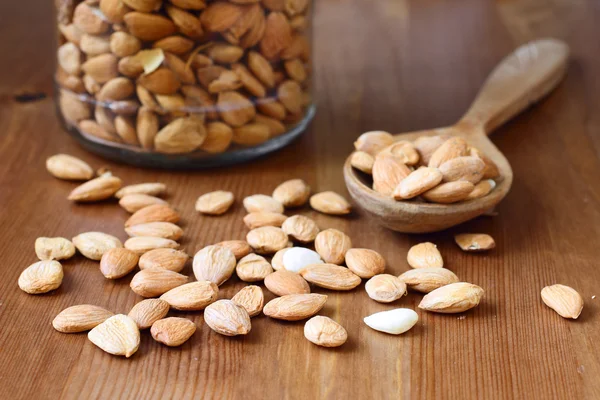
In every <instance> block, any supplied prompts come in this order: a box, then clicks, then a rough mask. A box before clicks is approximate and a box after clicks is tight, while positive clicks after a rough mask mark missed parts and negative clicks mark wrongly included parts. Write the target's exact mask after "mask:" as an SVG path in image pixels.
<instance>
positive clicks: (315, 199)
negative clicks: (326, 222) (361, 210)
mask: <svg viewBox="0 0 600 400" xmlns="http://www.w3.org/2000/svg"><path fill="white" fill-rule="evenodd" d="M310 206H311V207H312V208H313V209H314V210H316V211H319V212H321V213H323V214H331V215H345V214H350V211H352V206H351V205H350V203H349V202H348V200H346V199H345V198H344V197H342V196H340V195H339V194H337V193H335V192H321V193H317V194H315V195H313V196H312V197H311V198H310Z"/></svg>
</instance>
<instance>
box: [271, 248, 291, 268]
mask: <svg viewBox="0 0 600 400" xmlns="http://www.w3.org/2000/svg"><path fill="white" fill-rule="evenodd" d="M289 249H290V248H289V247H286V248H285V249H281V250H279V251H278V252H277V253H275V255H274V256H273V258H272V259H271V266H273V269H274V270H275V271H279V270H285V267H284V266H283V255H284V254H285V252H286V251H288V250H289Z"/></svg>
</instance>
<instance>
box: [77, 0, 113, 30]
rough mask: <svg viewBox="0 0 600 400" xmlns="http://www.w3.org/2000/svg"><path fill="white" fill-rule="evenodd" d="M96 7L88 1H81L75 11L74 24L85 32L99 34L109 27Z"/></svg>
mask: <svg viewBox="0 0 600 400" xmlns="http://www.w3.org/2000/svg"><path fill="white" fill-rule="evenodd" d="M100 15H101V14H100V13H97V12H96V11H95V8H93V7H90V6H89V5H87V4H86V3H79V4H78V5H77V7H75V11H74V13H73V24H74V25H75V26H76V27H77V28H79V29H80V30H81V31H83V32H85V33H89V34H90V35H99V34H102V33H104V32H106V31H107V30H108V29H109V27H110V26H109V24H108V23H107V22H106V21H104V20H103V19H102V17H101V16H100Z"/></svg>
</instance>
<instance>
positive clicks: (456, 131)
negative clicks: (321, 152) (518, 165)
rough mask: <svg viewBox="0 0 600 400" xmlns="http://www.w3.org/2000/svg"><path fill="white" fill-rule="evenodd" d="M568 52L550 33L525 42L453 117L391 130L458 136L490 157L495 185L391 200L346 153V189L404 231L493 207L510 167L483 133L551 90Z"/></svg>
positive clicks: (453, 221) (438, 226) (446, 223)
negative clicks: (435, 124)
mask: <svg viewBox="0 0 600 400" xmlns="http://www.w3.org/2000/svg"><path fill="white" fill-rule="evenodd" d="M568 54H569V48H568V46H567V45H566V44H565V43H563V42H561V41H558V40H554V39H543V40H538V41H535V42H531V43H528V44H525V45H523V46H521V47H519V48H518V49H517V50H515V51H514V52H513V53H512V54H511V55H509V56H508V57H507V58H505V59H504V60H503V61H502V62H501V63H500V64H499V65H498V66H497V67H496V68H495V69H494V71H493V72H492V73H491V74H490V77H489V78H488V79H487V81H486V83H485V84H484V86H483V88H482V89H481V91H480V92H479V94H478V96H477V98H476V99H475V101H474V103H473V105H472V106H471V108H470V109H469V111H467V113H466V114H465V116H464V117H463V118H462V119H461V120H460V121H459V122H458V123H456V124H455V125H453V126H450V127H445V128H438V129H431V130H423V131H416V132H410V133H403V134H398V135H395V136H394V138H395V140H396V141H399V140H409V141H414V140H415V139H417V138H418V137H421V136H436V135H449V136H460V137H463V138H464V139H465V140H466V141H467V142H468V143H469V145H470V146H472V147H475V148H477V149H478V150H480V151H481V152H482V153H483V154H485V155H486V156H487V157H488V158H490V159H491V160H492V161H493V162H494V163H495V164H496V165H497V167H498V169H499V171H500V178H499V179H497V180H496V184H497V185H496V187H495V188H494V189H493V190H492V191H491V192H490V193H489V194H487V195H486V196H484V197H481V198H478V199H474V200H469V201H462V202H458V203H454V204H435V203H425V202H418V201H396V200H394V199H393V198H391V197H388V196H384V195H382V194H381V193H378V192H376V191H374V190H373V189H372V188H371V178H370V177H369V176H368V175H367V174H365V173H363V172H360V171H358V170H356V169H354V168H353V167H352V165H351V161H350V160H351V156H350V157H348V159H347V160H346V163H345V164H344V179H345V181H346V186H347V187H348V191H349V192H350V195H351V196H352V198H353V199H354V201H355V202H356V203H357V204H358V205H359V206H360V207H361V208H363V209H364V210H365V211H366V212H367V213H368V214H369V215H370V216H371V217H372V218H374V219H375V220H376V221H378V222H379V223H380V224H381V225H383V226H385V227H387V228H389V229H392V230H395V231H398V232H405V233H427V232H436V231H441V230H444V229H447V228H450V227H452V226H454V225H458V224H460V223H463V222H465V221H468V220H470V219H473V218H475V217H478V216H480V215H482V214H484V213H485V212H487V211H489V210H491V209H493V208H494V207H495V206H496V205H497V204H498V203H500V201H502V199H503V198H504V197H505V196H506V195H507V194H508V192H509V190H510V187H511V185H512V181H513V172H512V169H511V167H510V164H509V162H508V160H507V159H506V157H504V155H503V154H502V153H501V152H500V150H498V149H497V148H496V146H494V144H493V143H492V142H491V141H490V140H489V138H488V134H489V133H491V132H492V131H493V130H495V129H496V128H497V127H499V126H501V125H502V124H503V123H505V122H506V121H508V120H509V119H511V118H512V117H513V116H515V115H517V114H518V113H520V112H521V111H523V110H524V109H526V108H527V107H528V106H529V105H531V104H532V103H535V102H536V101H538V100H540V99H541V98H542V97H544V96H545V95H546V94H548V93H549V92H550V91H552V89H554V88H555V87H556V86H557V85H558V83H559V82H560V81H561V80H562V78H563V76H564V74H565V71H566V67H567V60H568Z"/></svg>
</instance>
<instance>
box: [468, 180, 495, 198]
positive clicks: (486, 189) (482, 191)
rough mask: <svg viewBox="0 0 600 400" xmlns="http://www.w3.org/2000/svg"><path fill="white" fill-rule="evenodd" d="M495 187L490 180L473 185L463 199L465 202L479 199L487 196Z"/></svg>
mask: <svg viewBox="0 0 600 400" xmlns="http://www.w3.org/2000/svg"><path fill="white" fill-rule="evenodd" d="M495 187H496V182H495V181H493V180H491V179H486V180H483V181H481V182H479V183H478V184H477V185H475V188H474V189H473V190H472V191H471V193H469V194H468V195H467V197H465V200H473V199H479V198H481V197H483V196H487V195H488V194H489V193H490V192H491V191H492V190H494V188H495Z"/></svg>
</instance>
